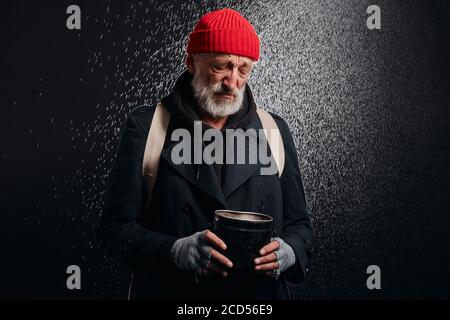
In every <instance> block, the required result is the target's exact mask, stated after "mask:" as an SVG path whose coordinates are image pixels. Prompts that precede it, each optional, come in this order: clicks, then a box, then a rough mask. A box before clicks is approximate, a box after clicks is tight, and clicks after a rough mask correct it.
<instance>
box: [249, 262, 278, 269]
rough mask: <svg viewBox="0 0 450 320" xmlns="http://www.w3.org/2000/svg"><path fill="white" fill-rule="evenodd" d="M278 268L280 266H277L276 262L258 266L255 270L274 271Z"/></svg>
mask: <svg viewBox="0 0 450 320" xmlns="http://www.w3.org/2000/svg"><path fill="white" fill-rule="evenodd" d="M279 266H280V265H279V264H278V262H270V263H266V264H262V265H259V266H255V270H274V269H277V268H278V267H279Z"/></svg>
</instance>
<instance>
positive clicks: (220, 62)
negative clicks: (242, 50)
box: [212, 58, 251, 68]
mask: <svg viewBox="0 0 450 320" xmlns="http://www.w3.org/2000/svg"><path fill="white" fill-rule="evenodd" d="M212 63H217V64H225V65H226V64H230V63H232V62H231V61H229V60H221V58H218V59H216V60H212ZM233 65H234V63H233ZM239 67H248V68H250V67H251V64H250V63H249V62H248V61H246V60H244V61H243V62H242V64H241V65H240V66H239Z"/></svg>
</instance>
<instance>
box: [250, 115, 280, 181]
mask: <svg viewBox="0 0 450 320" xmlns="http://www.w3.org/2000/svg"><path fill="white" fill-rule="evenodd" d="M256 112H257V113H258V116H259V119H260V120H261V123H262V126H263V129H264V134H265V135H266V139H267V141H268V142H269V147H270V151H271V152H272V155H273V158H274V159H275V163H276V164H277V167H278V176H279V177H281V174H282V173H283V169H284V158H285V155H284V145H283V138H282V137H281V134H280V130H279V129H278V126H277V123H276V122H275V120H274V119H273V117H272V116H271V115H270V113H268V112H267V111H265V110H262V109H260V108H256Z"/></svg>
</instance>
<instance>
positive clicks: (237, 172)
mask: <svg viewBox="0 0 450 320" xmlns="http://www.w3.org/2000/svg"><path fill="white" fill-rule="evenodd" d="M261 128H262V125H261V122H260V120H259V117H258V116H255V117H254V119H253V120H252V121H250V123H249V124H248V125H247V126H246V127H244V128H242V129H243V131H245V130H246V129H254V133H255V134H254V135H253V134H252V135H250V139H256V140H255V141H254V142H255V143H256V144H257V143H258V142H259V138H258V133H259V129H261ZM235 134H236V135H237V136H242V135H243V133H240V132H239V131H237V132H236V133H235ZM169 136H170V135H169ZM224 142H225V141H224ZM176 144H177V142H173V141H170V139H169V141H168V145H167V147H165V148H164V149H163V151H162V153H161V159H162V160H163V161H165V162H167V163H168V164H169V165H170V166H172V167H173V168H174V169H175V170H176V171H177V172H178V173H179V174H180V175H181V176H183V177H184V178H185V179H186V180H188V181H189V182H191V183H192V184H193V185H194V186H196V187H197V188H199V189H201V190H202V191H203V192H205V193H207V194H209V195H210V196H211V197H213V198H215V199H216V200H217V201H219V202H220V203H221V205H222V206H223V208H227V204H226V198H227V197H228V196H229V195H230V194H231V193H232V192H233V191H235V190H236V189H237V188H239V187H240V186H241V185H242V184H244V183H245V181H247V180H248V179H249V178H250V177H251V176H252V175H253V174H254V173H255V171H256V170H258V169H260V168H261V166H262V163H261V161H260V159H259V156H258V155H257V152H258V150H259V148H257V149H256V150H255V149H254V148H250V143H249V142H248V141H247V140H246V143H245V144H244V145H245V148H244V150H245V153H244V154H245V157H246V160H245V163H243V164H242V163H237V161H236V159H237V155H238V152H242V150H238V147H239V146H238V143H236V141H235V143H234V145H233V147H234V157H235V159H234V161H233V163H228V164H224V166H223V170H224V171H223V185H222V186H220V184H219V181H218V179H217V175H216V172H215V169H214V167H213V165H208V164H206V163H204V161H202V163H201V164H199V165H196V164H175V163H173V161H172V157H171V152H172V149H173V147H174V146H175V145H176ZM225 147H227V148H229V147H230V146H227V145H226V144H225ZM241 147H242V146H241ZM226 152H227V153H228V150H227V151H226ZM248 155H250V157H251V158H252V159H256V163H248V162H249V161H248ZM192 159H193V157H192Z"/></svg>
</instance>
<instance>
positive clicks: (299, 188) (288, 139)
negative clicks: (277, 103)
mask: <svg viewBox="0 0 450 320" xmlns="http://www.w3.org/2000/svg"><path fill="white" fill-rule="evenodd" d="M274 118H275V120H276V122H277V125H278V126H279V130H280V133H281V136H282V138H283V144H284V149H285V165H284V171H283V173H282V175H281V177H280V182H281V189H282V195H283V232H282V235H281V238H282V239H283V240H284V241H285V242H286V243H287V244H289V245H290V246H291V247H292V249H293V250H294V252H295V256H296V263H295V265H294V266H292V267H291V268H289V269H288V270H286V271H285V276H286V279H287V280H288V282H289V283H290V284H292V285H296V284H300V283H302V282H303V281H304V280H305V279H306V278H307V273H308V271H309V267H310V260H311V250H312V243H313V231H312V226H311V221H310V218H309V215H308V211H307V205H306V198H305V191H304V188H303V181H302V177H301V174H300V169H299V165H298V159H297V151H296V148H295V143H294V140H293V138H292V135H291V132H290V130H289V127H288V125H287V123H286V122H285V121H284V120H283V119H282V118H281V117H278V116H276V115H274Z"/></svg>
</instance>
